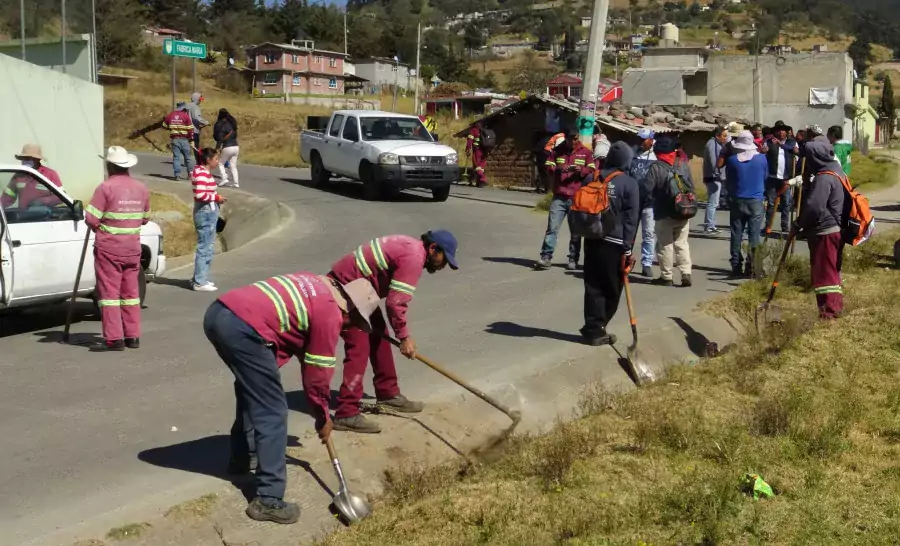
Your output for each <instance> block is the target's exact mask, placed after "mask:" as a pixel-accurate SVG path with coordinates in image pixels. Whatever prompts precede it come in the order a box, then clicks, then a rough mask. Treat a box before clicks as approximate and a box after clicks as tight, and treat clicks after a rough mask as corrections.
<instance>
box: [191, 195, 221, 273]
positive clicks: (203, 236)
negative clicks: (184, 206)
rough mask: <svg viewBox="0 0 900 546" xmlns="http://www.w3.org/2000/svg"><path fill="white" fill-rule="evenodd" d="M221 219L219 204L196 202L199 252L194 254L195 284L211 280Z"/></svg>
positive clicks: (195, 217)
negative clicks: (218, 223)
mask: <svg viewBox="0 0 900 546" xmlns="http://www.w3.org/2000/svg"><path fill="white" fill-rule="evenodd" d="M218 220H219V205H214V204H212V203H199V202H195V203H194V227H195V228H196V229H197V253H196V254H195V255H194V284H195V285H197V286H202V285H204V284H206V283H208V282H209V265H210V264H211V263H212V259H213V246H214V244H215V242H216V223H217V222H218Z"/></svg>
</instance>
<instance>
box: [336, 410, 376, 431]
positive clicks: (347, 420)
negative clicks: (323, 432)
mask: <svg viewBox="0 0 900 546" xmlns="http://www.w3.org/2000/svg"><path fill="white" fill-rule="evenodd" d="M331 422H332V423H333V424H334V430H339V431H341V432H359V433H361V434H378V433H379V432H381V427H380V426H378V423H376V422H374V421H370V420H368V419H366V417H365V416H364V415H360V414H358V413H357V414H356V415H353V416H350V417H335V418H334V419H332V420H331Z"/></svg>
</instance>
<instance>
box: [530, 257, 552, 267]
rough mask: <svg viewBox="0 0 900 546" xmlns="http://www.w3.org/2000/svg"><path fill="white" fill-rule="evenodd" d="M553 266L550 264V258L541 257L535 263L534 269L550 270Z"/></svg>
mask: <svg viewBox="0 0 900 546" xmlns="http://www.w3.org/2000/svg"><path fill="white" fill-rule="evenodd" d="M552 265H553V264H551V263H550V258H544V257H541V259H540V260H538V261H537V263H535V264H534V267H535V269H550V267H551V266H552Z"/></svg>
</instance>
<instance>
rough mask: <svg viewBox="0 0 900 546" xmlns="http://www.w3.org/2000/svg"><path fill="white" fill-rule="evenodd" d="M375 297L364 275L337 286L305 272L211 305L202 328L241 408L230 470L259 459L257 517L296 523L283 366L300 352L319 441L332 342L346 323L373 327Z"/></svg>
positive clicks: (253, 505) (246, 468)
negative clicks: (289, 487) (288, 491)
mask: <svg viewBox="0 0 900 546" xmlns="http://www.w3.org/2000/svg"><path fill="white" fill-rule="evenodd" d="M377 308H378V296H377V295H376V294H375V291H374V289H373V288H372V286H371V285H370V284H369V283H368V281H365V280H357V281H355V282H351V283H349V284H347V285H340V284H338V283H337V282H336V281H334V279H331V278H328V277H324V276H319V275H315V274H313V273H307V272H304V271H301V272H298V273H293V274H290V275H281V276H277V277H272V278H270V279H267V280H265V281H261V282H257V283H254V284H251V285H248V286H244V287H243V288H238V289H235V290H232V291H230V292H228V293H227V294H225V295H223V296H222V297H221V298H219V299H218V300H217V301H216V302H214V303H213V304H212V305H211V306H210V307H209V309H208V310H207V311H206V316H205V318H204V319H203V330H204V332H205V333H206V337H207V339H209V341H210V343H212V345H213V347H215V349H216V352H217V353H218V354H219V357H220V358H221V359H222V360H223V361H224V362H225V364H226V365H227V366H228V368H229V369H230V370H231V372H232V373H233V374H234V395H235V398H236V402H237V405H236V411H235V420H234V425H233V426H232V427H231V459H230V461H229V464H228V471H229V472H230V473H232V474H246V473H248V472H250V471H251V469H252V466H253V459H254V458H255V459H256V488H255V494H254V497H253V500H252V501H251V502H250V504H249V506H248V507H247V510H246V513H247V516H249V517H250V518H252V519H255V520H257V521H272V522H275V523H283V524H288V523H294V522H296V521H297V520H298V519H299V517H300V508H299V506H297V504H295V503H292V502H285V501H284V493H285V488H286V484H287V467H286V461H285V451H286V449H287V418H288V405H287V400H286V398H285V394H284V387H283V386H282V383H281V374H280V372H279V369H280V368H281V367H282V366H284V365H285V364H287V362H288V361H289V360H290V359H291V358H292V357H294V356H296V357H297V358H298V359H299V360H300V362H301V374H302V376H303V391H304V392H305V393H306V397H307V400H308V401H309V406H310V408H311V409H312V414H313V417H314V418H315V420H316V421H315V427H316V431H317V432H318V435H319V438H321V439H322V442H323V443H324V442H326V441H327V440H328V439H329V436H330V434H331V430H332V424H331V419H330V418H329V415H328V402H329V400H330V398H331V390H330V383H331V376H332V375H333V373H334V363H335V349H336V348H337V342H338V337H339V336H340V333H341V329H342V328H344V327H345V326H347V325H348V324H351V323H352V324H353V325H354V327H355V328H358V329H360V331H364V330H371V327H370V324H369V315H371V314H372V311H373V310H375V309H377Z"/></svg>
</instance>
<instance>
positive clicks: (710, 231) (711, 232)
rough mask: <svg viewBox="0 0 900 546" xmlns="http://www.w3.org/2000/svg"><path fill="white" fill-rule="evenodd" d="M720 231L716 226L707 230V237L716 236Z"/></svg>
mask: <svg viewBox="0 0 900 546" xmlns="http://www.w3.org/2000/svg"><path fill="white" fill-rule="evenodd" d="M720 231H721V230H720V229H719V228H717V227H716V226H712V227H708V228H706V234H707V235H715V234H716V233H719V232H720Z"/></svg>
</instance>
